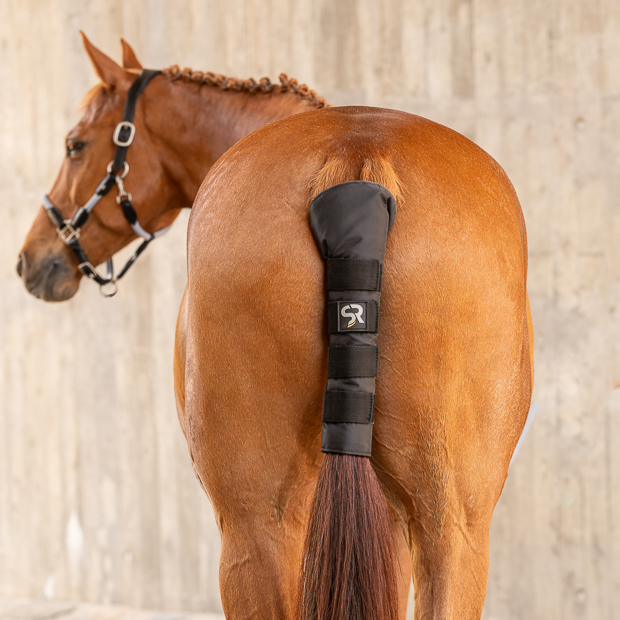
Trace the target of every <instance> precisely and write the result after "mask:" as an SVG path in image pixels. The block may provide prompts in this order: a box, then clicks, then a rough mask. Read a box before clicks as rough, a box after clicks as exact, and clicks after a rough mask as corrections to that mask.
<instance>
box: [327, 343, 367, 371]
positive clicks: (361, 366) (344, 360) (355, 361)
mask: <svg viewBox="0 0 620 620" xmlns="http://www.w3.org/2000/svg"><path fill="white" fill-rule="evenodd" d="M378 369H379V347H378V346H376V345H371V344H351V345H346V344H333V345H331V346H330V347H329V357H328V361H327V378H328V379H351V378H353V377H376V376H377V371H378Z"/></svg>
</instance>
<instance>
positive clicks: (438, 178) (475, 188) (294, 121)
mask: <svg viewBox="0 0 620 620" xmlns="http://www.w3.org/2000/svg"><path fill="white" fill-rule="evenodd" d="M353 180H365V181H372V182H376V183H379V184H381V185H383V186H385V187H386V188H387V189H389V190H390V191H391V192H392V194H393V195H394V196H395V197H396V200H397V203H398V215H397V217H396V222H395V224H394V227H393V229H392V231H391V232H390V234H389V235H388V241H387V251H386V257H385V265H384V277H383V293H382V301H381V328H380V330H379V344H380V361H379V374H378V377H377V383H376V416H375V428H374V441H373V449H372V461H371V462H372V466H373V469H374V471H375V472H376V476H377V477H378V480H379V484H380V488H381V489H382V493H383V495H384V497H385V500H387V503H388V504H389V507H390V508H391V512H392V515H393V517H394V522H395V524H396V526H395V527H393V529H392V537H393V543H394V546H395V547H396V548H402V546H403V543H405V544H406V547H407V549H408V552H409V553H410V557H411V564H412V569H413V579H414V589H415V618H416V619H418V620H422V619H429V620H430V619H435V620H439V619H442V620H448V619H452V620H474V619H479V618H480V615H481V613H482V608H483V604H484V598H485V591H486V584H487V575H488V546H489V527H490V522H491V515H492V512H493V509H494V507H495V504H496V502H497V500H498V498H499V495H500V493H501V490H502V487H503V485H504V481H505V479H506V475H507V472H508V466H509V463H510V459H511V455H512V453H513V450H514V448H515V446H516V444H517V441H518V439H519V436H520V433H521V431H522V428H523V425H524V423H525V420H526V417H527V413H528V407H529V403H530V397H531V390H532V381H533V363H532V359H531V355H532V348H533V340H532V326H531V319H530V312H529V304H528V300H527V293H526V272H527V245H526V233H525V225H524V220H523V216H522V213H521V208H520V206H519V202H518V200H517V196H516V194H515V191H514V189H513V187H512V185H511V184H510V182H509V180H508V178H507V177H506V175H505V173H504V172H503V170H502V169H501V168H500V166H499V165H498V164H497V163H496V162H495V161H494V160H493V159H492V158H491V157H490V156H489V155H488V154H486V153H485V152H484V151H482V150H481V149H480V148H479V147H477V146H476V145H475V144H473V143H472V142H470V141H469V140H467V139H466V138H464V137H463V136H461V135H459V134H457V133H456V132H454V131H452V130H450V129H448V128H446V127H443V126H441V125H438V124H436V123H433V122H431V121H428V120H425V119H423V118H420V117H416V116H413V115H410V114H406V113H403V112H397V111H393V110H382V109H375V108H364V107H345V108H327V109H325V110H319V111H311V112H306V113H303V114H299V115H295V116H292V117H290V118H287V119H283V120H281V121H277V122H275V123H271V124H270V125H268V126H266V127H263V128H261V129H259V130H257V131H255V132H253V133H252V134H250V135H249V136H247V137H246V138H244V139H243V140H241V141H240V142H238V143H237V144H236V145H235V146H233V147H232V148H231V149H230V150H228V151H227V153H225V154H224V156H223V157H222V158H220V160H219V161H218V162H217V163H216V165H215V166H214V167H213V168H212V170H211V171H210V173H209V175H208V176H207V178H206V179H205V181H204V183H203V185H202V187H201V189H200V191H199V193H198V196H197V198H196V202H195V203H194V207H193V209H192V213H191V217H190V224H189V233H188V284H187V289H186V293H185V297H184V301H183V304H182V307H181V311H180V314H179V322H178V327H177V344H176V353H175V369H176V372H175V376H176V390H177V399H178V404H179V417H180V420H181V425H182V427H183V430H184V433H185V436H186V438H187V442H188V446H189V450H190V454H191V456H192V461H193V463H194V468H195V471H196V472H197V474H198V476H199V478H200V480H201V482H202V484H203V486H204V488H205V490H206V492H207V493H208V495H209V497H210V499H211V502H212V504H213V507H214V509H215V514H216V517H217V520H218V524H219V529H220V533H221V538H222V556H221V564H220V588H221V594H222V599H223V603H224V610H225V612H226V615H227V617H228V618H235V619H239V618H245V619H249V618H294V617H296V616H297V617H301V618H303V619H304V620H306V619H311V618H313V619H319V620H337V619H340V618H342V619H343V618H345V617H347V618H355V620H387V618H393V617H394V615H395V614H394V611H393V610H394V604H393V601H392V602H390V601H387V603H386V601H385V600H384V599H386V597H387V598H390V597H391V598H392V599H394V598H396V594H395V592H394V591H392V592H391V593H390V592H388V591H387V585H386V583H385V580H384V581H380V580H379V579H377V580H376V581H373V579H372V575H370V578H369V579H368V575H362V577H363V578H364V579H366V582H367V583H368V582H370V583H371V584H372V586H371V588H370V591H368V590H362V589H360V588H357V589H356V587H355V584H353V585H351V583H350V582H349V581H350V580H351V579H358V578H359V577H360V574H358V573H364V572H365V571H366V570H367V567H366V565H364V563H363V562H358V564H357V566H356V568H355V569H354V571H353V572H355V571H357V572H356V573H355V574H353V575H352V574H351V573H350V572H347V573H345V574H339V575H336V576H334V581H333V582H332V583H325V580H323V583H322V584H318V583H308V579H306V583H305V585H304V586H303V587H304V588H305V589H304V590H303V592H302V593H300V594H298V593H297V588H298V582H299V576H300V573H302V572H303V571H304V570H307V569H308V566H310V565H314V564H315V559H316V558H314V557H311V554H312V553H315V552H317V549H318V548H320V547H321V545H327V546H328V548H327V549H323V550H322V551H321V553H322V554H323V555H324V556H325V557H324V560H325V561H324V564H323V566H324V568H325V569H327V570H328V569H329V560H330V558H333V559H335V558H336V556H337V554H339V553H348V551H347V549H348V548H349V547H351V548H352V547H353V545H354V541H353V540H352V539H353V538H355V537H356V536H357V537H359V538H360V540H358V541H357V542H358V543H361V545H362V548H363V545H364V541H365V540H366V539H367V538H369V537H367V528H368V527H369V526H368V524H367V523H356V521H355V519H353V518H351V514H352V513H351V511H352V510H355V509H356V508H355V504H356V503H358V504H359V503H360V502H364V501H369V502H370V501H372V502H375V503H376V502H377V498H376V493H374V492H373V491H372V484H373V479H372V478H374V474H373V475H372V476H367V475H366V474H363V479H361V480H358V481H357V484H358V486H359V487H360V488H361V492H360V494H359V496H357V497H353V498H350V497H349V499H348V500H347V501H349V502H350V503H349V504H348V505H344V506H342V503H343V501H342V498H341V497H339V496H338V494H342V493H345V492H348V489H347V488H342V486H341V487H340V488H338V485H339V484H341V481H339V480H338V479H336V477H335V476H336V475H337V472H338V471H339V470H338V468H337V467H336V466H335V463H337V459H338V458H340V457H342V455H333V454H330V455H327V456H325V455H322V454H321V452H320V445H321V442H320V434H321V409H322V397H323V389H324V386H325V380H326V375H327V373H326V370H327V330H326V320H325V317H324V307H325V290H324V289H325V286H324V276H323V272H324V265H323V260H322V258H321V255H320V254H319V251H318V249H317V247H316V245H315V242H314V240H313V238H312V234H311V230H310V222H309V220H310V216H309V206H310V202H311V200H312V199H313V197H315V196H316V195H317V194H318V193H320V192H321V191H323V190H325V189H326V188H328V187H331V186H333V185H335V184H338V183H342V182H346V181H353ZM345 458H348V459H360V458H363V457H345ZM350 462H352V463H353V462H354V461H350ZM366 462H367V461H366ZM322 463H323V467H324V471H323V472H322V473H321V483H320V485H319V487H320V491H319V492H318V494H319V495H322V496H323V498H322V501H323V504H322V505H323V506H324V507H326V508H325V510H331V511H332V512H335V511H336V509H334V508H333V506H334V505H335V504H338V503H339V502H340V504H339V505H340V508H338V510H340V509H341V511H340V513H339V515H340V516H339V518H338V519H333V518H331V519H330V517H329V516H327V517H326V516H325V515H324V514H314V519H315V520H319V521H321V520H322V525H321V527H322V528H323V530H322V533H321V532H320V533H319V534H316V530H313V531H314V532H315V533H314V534H312V535H310V536H309V538H308V541H307V542H306V543H305V542H304V539H305V536H306V528H307V523H308V515H309V513H310V506H311V503H312V495H313V493H314V489H315V487H316V486H317V478H319V470H320V468H321V464H322ZM326 464H328V465H326ZM360 471H362V470H360ZM361 475H362V474H361ZM375 482H376V480H375ZM330 487H333V488H335V489H337V490H336V491H330V490H329V488H330ZM329 493H333V495H332V496H331V498H330V497H329ZM348 495H350V493H348ZM330 500H331V501H330ZM381 501H384V500H383V499H381ZM315 506H319V504H316V505H315ZM323 509H324V508H321V507H319V508H317V509H316V510H315V512H319V513H320V512H321V511H322V510H323ZM345 520H346V524H345ZM343 527H350V528H351V530H350V532H348V533H347V532H345V533H344V534H345V536H344V540H343V542H342V547H340V548H329V544H330V543H329V540H330V536H331V530H336V529H338V528H343ZM319 530H320V527H319ZM388 531H389V530H388ZM315 534H316V535H315ZM340 535H342V531H341V532H340ZM317 537H318V538H319V540H317ZM386 547H390V544H388V545H386ZM381 551H382V550H381V549H377V548H376V547H375V548H374V549H366V551H365V553H366V557H367V558H371V557H372V554H373V553H374V554H377V553H381ZM386 553H387V551H386ZM358 560H359V558H358ZM395 570H396V571H397V572H398V579H399V580H400V593H401V597H402V595H403V593H404V592H405V591H406V588H407V585H408V583H409V579H410V577H409V575H405V574H403V571H402V565H401V570H400V571H398V570H397V569H395ZM317 572H318V577H319V579H320V577H321V571H320V570H319V571H317ZM316 587H318V588H321V587H322V588H323V590H322V591H320V592H318V593H317V592H316V591H311V590H312V588H316ZM344 591H348V596H349V599H348V602H345V604H341V601H340V602H335V598H337V597H338V596H340V595H339V594H338V593H339V592H340V593H341V592H344ZM364 598H366V599H368V600H367V601H365V602H363V601H361V599H364ZM301 599H303V601H306V600H310V599H312V600H313V601H314V602H315V607H313V608H312V609H306V604H305V602H303V601H301ZM356 599H359V600H356ZM317 601H318V602H317ZM377 601H378V602H377ZM300 602H301V603H302V604H301V616H300V615H299V612H298V611H296V609H297V605H298V604H300ZM337 605H339V606H340V609H342V607H344V613H342V614H339V613H338V612H337V610H335V608H336V606H337ZM347 605H348V607H347ZM364 605H367V606H369V607H370V608H371V609H375V610H376V611H375V612H373V613H371V614H368V615H364V616H362V615H361V614H359V617H358V614H356V613H352V612H351V611H350V610H351V609H354V608H355V609H359V608H360V607H363V606H364ZM373 605H374V606H375V607H373ZM317 607H318V609H317ZM382 610H383V611H382ZM390 610H392V611H390ZM347 612H348V613H347ZM403 613H404V607H403V606H402V605H401V608H400V615H401V616H402V614H403Z"/></svg>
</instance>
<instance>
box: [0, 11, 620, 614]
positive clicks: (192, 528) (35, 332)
mask: <svg viewBox="0 0 620 620" xmlns="http://www.w3.org/2000/svg"><path fill="white" fill-rule="evenodd" d="M80 28H81V29H84V30H85V31H86V33H87V34H88V35H89V36H90V37H91V39H92V40H93V42H94V43H95V44H97V45H98V46H99V47H101V48H102V49H103V50H104V51H106V52H107V53H108V54H110V55H112V56H113V57H115V58H117V59H118V58H119V57H120V47H119V37H121V36H123V37H125V38H126V39H127V40H128V41H129V42H130V43H132V45H134V47H135V49H136V50H137V52H138V54H139V56H140V58H141V59H142V61H143V62H144V63H145V64H147V65H148V66H150V67H163V66H167V65H170V64H173V63H178V64H180V65H181V66H189V67H192V68H195V69H201V70H211V71H217V72H222V73H225V74H227V75H233V76H237V77H243V78H245V77H249V76H254V77H257V78H258V77H261V76H263V75H268V76H270V77H271V78H272V79H275V78H277V76H278V74H279V73H280V72H281V71H285V72H288V73H289V75H291V76H294V77H296V78H298V79H299V80H301V81H304V82H306V83H308V84H309V85H310V86H311V87H312V88H314V89H316V90H317V91H318V92H319V93H320V94H322V95H324V96H326V97H327V98H328V99H329V100H330V101H331V102H332V103H335V104H345V103H359V104H367V105H379V106H386V107H396V108H400V109H403V110H407V111H410V112H414V113H417V114H421V115H423V116H427V117H429V118H432V119H433V120H436V121H439V122H441V123H444V124H446V125H449V126H450V127H453V128H454V129H456V130H458V131H460V132H462V133H464V134H465V135H467V136H468V137H469V138H471V139H473V140H475V141H476V142H477V143H478V144H480V145H481V146H482V147H483V148H485V149H486V150H487V151H488V152H489V153H491V154H492V155H493V156H494V157H495V158H496V159H497V160H498V161H499V163H500V164H501V165H502V166H503V167H504V168H505V169H506V171H507V173H508V175H509V176H510V178H511V179H512V181H513V183H514V185H515V187H516V189H517V193H518V195H519V197H520V200H521V203H522V205H523V209H524V212H525V216H526V221H527V225H528V233H529V244H530V272H529V274H530V275H529V290H530V294H531V301H532V310H533V315H534V322H535V329H536V337H537V341H536V363H537V369H536V372H537V376H536V387H535V395H534V406H533V421H532V424H531V427H530V430H529V432H528V434H527V436H526V437H524V439H523V442H522V445H521V448H520V451H519V453H518V454H517V456H516V458H515V460H514V463H513V466H512V468H511V473H510V476H509V480H508V482H507V484H506V488H505V491H504V494H503V496H502V498H501V500H500V502H499V505H498V507H497V510H496V514H495V518H494V522H493V528H492V535H491V539H492V540H491V569H490V578H489V589H488V595H487V603H486V607H485V612H484V618H485V620H509V619H510V620H515V619H523V620H526V619H527V620H552V619H555V618H562V619H573V618H574V619H577V618H579V619H582V618H583V619H592V620H594V619H596V620H603V619H604V620H613V619H614V618H616V617H617V611H616V610H617V609H618V608H620V392H618V391H614V389H613V388H614V386H615V385H616V383H618V382H620V357H619V348H618V342H619V338H618V337H619V336H620V318H619V309H618V308H619V306H618V303H619V300H620V255H619V252H618V249H617V248H618V243H619V242H620V209H619V205H618V201H619V200H620V199H619V196H620V173H619V171H620V4H619V3H618V0H598V1H596V2H593V1H591V0H574V1H571V2H568V1H566V0H501V1H497V0H434V1H433V0H409V1H407V0H382V1H376V0H375V1H371V0H315V1H313V0H295V1H290V2H289V1H287V0H262V1H260V2H258V1H247V2H243V1H241V0H226V1H223V0H124V1H123V0H97V2H78V1H77V0H0V213H1V214H2V217H1V219H0V222H1V225H0V240H1V241H0V352H1V353H0V355H1V357H0V597H5V598H6V597H28V598H42V599H44V598H48V599H75V600H84V601H90V602H102V603H116V604H121V605H126V606H132V607H143V608H149V609H159V610H169V609H181V610H187V611H201V612H217V611H219V610H220V609H221V608H220V603H219V594H218V587H217V561H218V552H219V550H218V544H219V543H218V537H217V530H216V526H215V523H214V520H213V517H212V514H211V511H210V508H209V505H208V502H207V500H206V498H205V497H204V496H203V494H202V492H201V490H200V488H199V486H198V484H197V483H196V481H195V479H194V476H193V473H192V471H191V467H190V463H189V458H188V456H187V452H186V448H185V446H184V442H183V438H182V434H181V432H180V430H179V428H178V423H177V420H176V414H175V409H174V401H173V395H172V374H171V359H172V343H173V333H174V323H175V317H176V311H177V308H178V303H179V301H180V296H181V293H182V290H183V287H184V283H185V262H184V256H185V241H184V235H185V226H186V217H182V218H180V220H179V221H178V222H177V224H176V225H175V227H174V230H173V232H172V233H171V234H170V235H168V236H167V237H165V238H163V239H162V240H160V241H158V242H157V243H156V244H154V245H153V247H152V249H150V250H149V252H148V253H147V254H146V255H145V256H144V257H142V258H141V259H140V261H139V262H138V263H137V265H136V267H135V268H134V270H133V272H132V273H130V274H129V275H128V277H127V279H126V280H124V281H123V283H122V287H121V293H120V294H119V296H118V297H116V298H115V299H113V300H110V301H104V300H103V299H101V298H100V297H99V294H98V292H97V290H96V287H94V286H89V285H88V283H86V285H85V286H83V287H82V290H80V292H79V294H78V296H77V297H76V298H75V299H73V300H71V301H70V302H68V303H64V304H60V305H45V304H43V303H41V302H39V301H37V300H35V299H33V298H31V297H29V296H28V295H27V294H26V292H25V290H24V289H23V287H22V285H21V283H20V281H19V280H18V278H17V276H16V275H15V273H14V264H15V259H16V256H17V253H18V250H19V247H20V245H21V242H22V240H23V237H24V235H25V233H26V231H27V229H28V227H29V225H30V222H31V221H32V219H33V217H34V215H35V212H36V210H37V209H38V207H39V204H40V202H39V195H40V194H41V193H42V192H43V191H45V190H47V189H48V188H49V187H50V186H51V182H52V180H53V178H54V176H55V174H56V171H57V169H58V167H59V165H60V162H61V158H62V156H63V137H64V134H65V132H66V131H67V130H68V129H69V128H70V127H71V125H72V124H73V122H75V120H76V119H77V117H78V114H77V112H76V109H77V106H78V103H79V101H80V98H81V97H82V95H83V94H84V93H85V92H86V90H87V89H88V87H89V86H91V85H92V84H94V81H95V78H94V75H93V73H92V71H91V69H90V66H89V63H88V61H87V59H86V57H85V54H84V53H83V51H82V49H81V46H80V41H79V36H78V32H77V31H78V29H80Z"/></svg>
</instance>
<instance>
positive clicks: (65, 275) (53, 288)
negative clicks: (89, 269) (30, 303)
mask: <svg viewBox="0 0 620 620" xmlns="http://www.w3.org/2000/svg"><path fill="white" fill-rule="evenodd" d="M16 270H17V275H19V277H20V278H21V279H22V280H23V281H24V285H25V286H26V289H27V291H28V292H29V293H30V294H31V295H34V296H35V297H36V298H38V299H42V300H43V301H66V300H67V299H71V297H73V296H74V295H75V294H76V293H77V290H78V288H79V286H80V274H79V272H77V271H76V269H75V266H74V264H73V263H72V262H71V261H70V259H69V258H68V257H65V256H64V255H63V254H48V255H46V256H45V257H44V258H42V259H41V260H40V261H39V262H38V263H37V261H36V259H35V258H34V257H32V256H29V255H28V254H27V253H26V252H25V251H22V253H21V254H20V255H19V257H18V259H17V265H16Z"/></svg>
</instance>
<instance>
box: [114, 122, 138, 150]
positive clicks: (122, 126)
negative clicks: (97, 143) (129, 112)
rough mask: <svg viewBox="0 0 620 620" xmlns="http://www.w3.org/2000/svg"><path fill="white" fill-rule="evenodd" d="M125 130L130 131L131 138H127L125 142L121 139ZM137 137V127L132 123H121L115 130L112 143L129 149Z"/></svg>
mask: <svg viewBox="0 0 620 620" xmlns="http://www.w3.org/2000/svg"><path fill="white" fill-rule="evenodd" d="M123 129H129V136H127V138H125V139H124V140H123V139H122V138H121V131H123ZM135 135H136V126H135V125H134V124H133V123H132V122H130V121H121V122H120V123H119V124H118V125H117V126H116V129H115V130H114V135H113V136H112V142H114V144H116V146H120V147H123V148H127V147H128V146H129V145H130V144H131V143H132V142H133V137H134V136H135Z"/></svg>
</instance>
